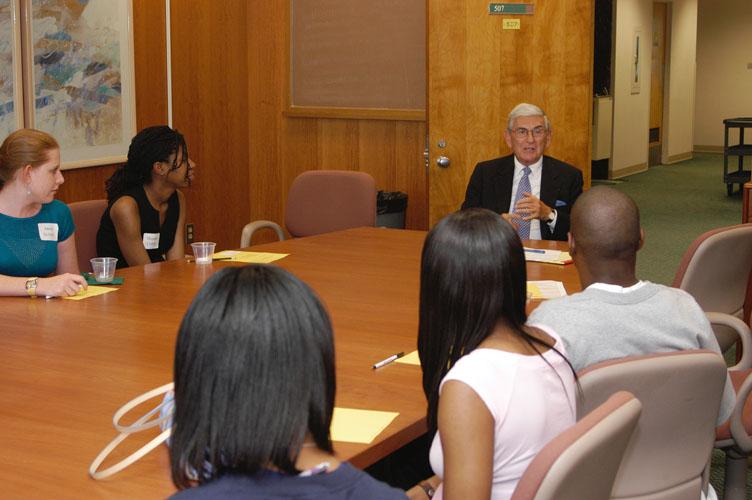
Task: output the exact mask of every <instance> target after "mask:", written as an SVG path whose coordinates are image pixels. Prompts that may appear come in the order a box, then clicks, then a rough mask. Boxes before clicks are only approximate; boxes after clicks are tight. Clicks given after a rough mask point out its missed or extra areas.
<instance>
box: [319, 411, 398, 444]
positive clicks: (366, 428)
mask: <svg viewBox="0 0 752 500" xmlns="http://www.w3.org/2000/svg"><path fill="white" fill-rule="evenodd" d="M397 415H399V413H397V412H394V411H375V410H356V409H355V408H338V407H336V408H334V415H333V416H332V427H331V429H330V431H331V435H332V441H344V442H347V443H363V444H368V443H370V442H371V441H373V440H374V439H376V436H378V435H379V434H381V431H383V430H384V429H386V427H387V426H388V425H389V424H391V423H392V420H394V419H395V418H396V417H397Z"/></svg>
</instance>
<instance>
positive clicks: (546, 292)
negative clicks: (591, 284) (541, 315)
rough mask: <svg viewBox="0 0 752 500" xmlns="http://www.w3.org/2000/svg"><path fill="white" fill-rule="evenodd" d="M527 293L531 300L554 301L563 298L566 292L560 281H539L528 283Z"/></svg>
mask: <svg viewBox="0 0 752 500" xmlns="http://www.w3.org/2000/svg"><path fill="white" fill-rule="evenodd" d="M527 293H528V297H529V298H531V299H555V298H556V297H564V296H565V295H566V294H567V291H566V289H565V288H564V283H562V282H561V281H551V280H540V281H528V282H527Z"/></svg>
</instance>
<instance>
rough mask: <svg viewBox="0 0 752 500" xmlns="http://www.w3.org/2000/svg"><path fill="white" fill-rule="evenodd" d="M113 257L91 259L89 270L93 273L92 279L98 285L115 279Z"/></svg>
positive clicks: (114, 260)
mask: <svg viewBox="0 0 752 500" xmlns="http://www.w3.org/2000/svg"><path fill="white" fill-rule="evenodd" d="M117 261H118V260H117V259H116V258H115V257H95V258H93V259H91V269H92V271H94V279H95V280H97V282H98V283H109V282H110V281H112V280H113V279H114V278H115V268H116V267H117Z"/></svg>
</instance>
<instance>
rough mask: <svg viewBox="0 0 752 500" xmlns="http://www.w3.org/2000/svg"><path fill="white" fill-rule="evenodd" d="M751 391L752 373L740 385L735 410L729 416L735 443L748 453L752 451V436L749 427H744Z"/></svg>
mask: <svg viewBox="0 0 752 500" xmlns="http://www.w3.org/2000/svg"><path fill="white" fill-rule="evenodd" d="M751 391H752V374H750V375H747V378H746V379H744V383H743V384H742V385H741V387H739V391H738V392H737V393H736V404H735V405H734V411H732V412H731V417H729V427H730V430H731V437H732V438H734V444H735V446H736V447H737V448H739V449H740V450H741V451H743V452H744V453H747V454H749V453H750V452H752V437H750V435H749V434H747V429H746V428H745V427H744V406H745V404H746V403H747V398H748V397H749V394H750V392H751Z"/></svg>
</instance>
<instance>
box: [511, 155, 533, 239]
mask: <svg viewBox="0 0 752 500" xmlns="http://www.w3.org/2000/svg"><path fill="white" fill-rule="evenodd" d="M530 172H532V171H531V170H530V167H525V168H523V169H522V179H520V183H519V185H518V186H517V194H516V195H515V197H514V206H515V209H514V212H515V213H519V212H517V208H516V207H517V202H518V201H520V200H521V199H522V198H523V195H524V194H525V193H530V192H531V191H532V190H531V189H530ZM519 215H520V216H521V217H525V216H526V215H527V214H523V213H519ZM517 234H519V235H520V239H522V240H529V239H530V221H529V220H522V219H517Z"/></svg>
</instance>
